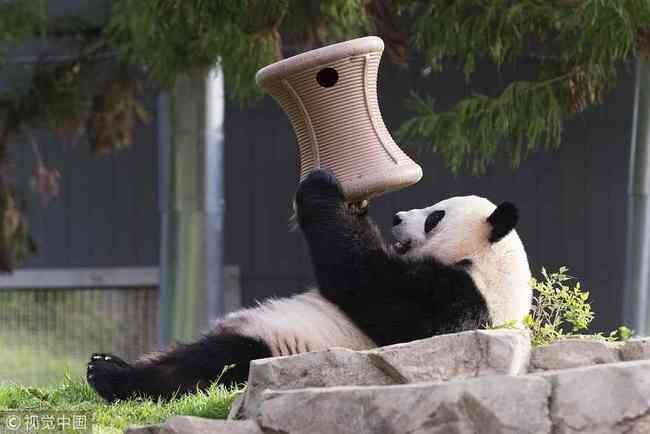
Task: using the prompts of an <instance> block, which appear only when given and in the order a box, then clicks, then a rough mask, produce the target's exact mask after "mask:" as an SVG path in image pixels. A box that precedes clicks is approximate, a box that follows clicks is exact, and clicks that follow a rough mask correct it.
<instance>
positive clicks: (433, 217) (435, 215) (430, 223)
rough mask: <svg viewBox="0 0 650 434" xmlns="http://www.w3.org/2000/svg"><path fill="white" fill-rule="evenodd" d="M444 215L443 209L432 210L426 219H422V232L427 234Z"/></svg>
mask: <svg viewBox="0 0 650 434" xmlns="http://www.w3.org/2000/svg"><path fill="white" fill-rule="evenodd" d="M444 216H445V212H444V211H443V210H438V211H434V212H432V213H431V214H429V215H428V216H427V219H426V220H425V221H424V233H425V234H428V233H429V232H431V231H432V230H433V228H435V227H436V226H438V223H440V220H442V218H443V217H444Z"/></svg>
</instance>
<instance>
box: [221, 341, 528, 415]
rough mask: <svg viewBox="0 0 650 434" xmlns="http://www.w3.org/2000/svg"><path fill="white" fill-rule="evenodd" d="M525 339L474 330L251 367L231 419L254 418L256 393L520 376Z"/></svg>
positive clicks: (524, 363) (258, 362) (524, 359)
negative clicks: (246, 384)
mask: <svg viewBox="0 0 650 434" xmlns="http://www.w3.org/2000/svg"><path fill="white" fill-rule="evenodd" d="M529 355H530V339H529V337H528V334H527V333H525V332H522V331H519V330H477V331H469V332H463V333H456V334H450V335H441V336H435V337H432V338H428V339H422V340H418V341H413V342H408V343H404V344H397V345H391V346H388V347H382V348H377V349H373V350H369V351H351V350H346V349H343V348H334V349H330V350H327V351H320V352H312V353H304V354H299V355H296V356H290V357H276V358H268V359H262V360H255V361H253V362H251V370H250V374H249V381H248V388H247V391H246V395H245V398H244V403H243V405H242V407H241V408H240V409H238V410H235V411H234V412H231V417H233V418H254V417H255V415H256V414H257V412H258V409H259V403H260V399H261V395H262V392H263V391H264V390H266V389H272V390H291V389H302V388H308V387H332V386H348V385H357V386H364V385H391V384H404V383H415V382H423V381H426V382H445V381H449V380H452V379H454V380H457V379H465V378H471V377H476V376H481V375H495V374H520V373H525V372H526V369H527V366H528V359H529Z"/></svg>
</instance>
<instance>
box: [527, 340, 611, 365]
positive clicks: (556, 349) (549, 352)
mask: <svg viewBox="0 0 650 434" xmlns="http://www.w3.org/2000/svg"><path fill="white" fill-rule="evenodd" d="M620 360H621V359H620V356H619V352H618V348H617V346H616V344H612V343H609V342H604V341H599V340H593V339H564V340H561V341H558V342H555V343H553V344H551V345H546V346H543V347H537V348H535V349H534V350H533V352H532V354H531V356H530V371H531V372H536V371H550V370H556V369H569V368H578V367H583V366H591V365H600V364H603V363H615V362H618V361H620Z"/></svg>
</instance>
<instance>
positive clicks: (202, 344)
mask: <svg viewBox="0 0 650 434" xmlns="http://www.w3.org/2000/svg"><path fill="white" fill-rule="evenodd" d="M295 204H296V212H297V220H298V225H299V227H300V229H301V230H302V232H303V234H304V237H305V239H306V241H307V245H308V248H309V252H310V255H311V259H312V263H313V267H314V272H315V276H316V280H317V287H318V289H317V290H316V289H315V290H311V291H308V292H305V293H302V294H299V295H295V296H293V297H289V298H282V299H271V300H269V301H266V302H264V303H262V304H260V305H258V306H257V307H254V308H249V309H244V310H240V311H238V312H234V313H231V314H229V315H227V316H225V317H224V318H223V319H221V320H218V321H217V322H216V324H215V325H214V327H213V328H212V329H211V330H210V331H208V332H207V333H206V334H205V335H203V336H202V337H201V338H200V339H199V340H197V341H196V342H193V343H189V344H179V345H177V346H175V347H173V348H171V349H168V350H167V351H164V352H160V353H154V354H150V355H147V356H144V357H142V358H141V359H139V360H137V361H135V362H134V363H132V364H131V363H127V362H125V361H124V360H122V359H120V358H119V357H117V356H114V355H111V354H94V355H93V356H91V359H90V361H89V363H88V366H87V380H88V382H89V383H90V385H91V386H92V387H93V388H94V389H95V390H96V391H97V392H98V393H99V395H101V396H102V397H103V398H104V399H106V400H107V401H109V402H113V401H115V400H118V399H127V398H129V397H131V396H134V395H140V396H145V397H150V398H154V399H155V398H163V399H164V398H169V397H170V396H172V395H174V394H177V393H181V394H182V393H187V392H191V391H195V390H196V389H197V387H198V388H205V387H207V386H208V385H209V384H210V383H212V382H214V381H215V380H216V379H219V381H221V382H223V383H232V382H244V381H246V379H247V377H248V369H249V362H250V361H251V360H253V359H258V358H264V357H272V356H285V355H291V354H296V353H302V352H306V351H316V350H323V349H326V348H330V347H334V346H339V347H346V348H349V349H353V350H365V349H369V348H373V347H377V346H384V345H390V344H395V343H398V342H406V341H411V340H415V339H421V338H425V337H429V336H433V335H438V334H443V333H451V332H458V331H462V330H470V329H476V328H480V327H482V326H484V325H486V324H490V323H493V324H496V323H501V322H505V321H507V320H520V319H522V318H523V317H524V316H525V314H526V313H527V312H528V311H529V309H530V305H531V298H532V293H531V289H530V286H529V280H530V270H529V266H528V259H527V256H526V252H525V250H524V247H523V245H522V243H521V241H520V239H519V237H518V235H517V233H516V231H515V230H514V227H515V225H516V224H517V220H518V212H517V209H516V208H515V207H514V206H513V205H512V204H510V203H508V202H505V203H503V204H501V205H499V206H498V207H497V206H495V205H494V204H492V203H491V202H490V201H488V200H487V199H483V198H480V197H477V196H465V197H454V198H451V199H447V200H443V201H442V202H439V203H437V204H435V205H433V206H430V207H428V208H423V209H415V210H412V211H403V212H398V213H397V214H396V215H395V216H394V219H393V228H392V233H393V236H394V238H395V239H396V242H395V243H394V244H393V245H387V244H385V242H384V241H383V239H382V237H381V235H380V233H379V231H378V229H377V228H376V227H375V225H374V224H373V223H372V221H371V220H370V218H369V217H368V216H367V213H366V208H365V207H359V206H351V205H348V204H347V203H346V202H345V200H344V197H343V193H342V190H341V187H340V185H339V183H338V181H337V180H336V178H335V177H334V175H333V174H332V173H331V172H329V171H327V170H317V171H314V172H312V173H311V174H310V175H308V176H307V177H306V179H305V180H304V181H303V182H301V183H300V184H299V187H298V190H297V192H296V196H295ZM432 363H435V361H432ZM233 364H234V367H232V368H231V369H228V370H226V371H225V373H223V375H221V377H220V374H222V371H223V368H224V366H226V365H233Z"/></svg>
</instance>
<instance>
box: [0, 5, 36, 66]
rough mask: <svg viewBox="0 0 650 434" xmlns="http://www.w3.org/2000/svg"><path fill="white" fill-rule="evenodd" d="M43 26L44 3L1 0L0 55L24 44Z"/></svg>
mask: <svg viewBox="0 0 650 434" xmlns="http://www.w3.org/2000/svg"><path fill="white" fill-rule="evenodd" d="M44 26H45V2H43V1H41V0H30V1H24V0H3V1H1V2H0V55H1V54H4V50H6V49H7V48H10V47H12V46H16V45H18V44H21V43H23V42H25V41H26V40H27V39H28V38H30V37H32V36H34V35H35V34H37V33H38V32H39V31H41V30H43V28H44Z"/></svg>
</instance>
